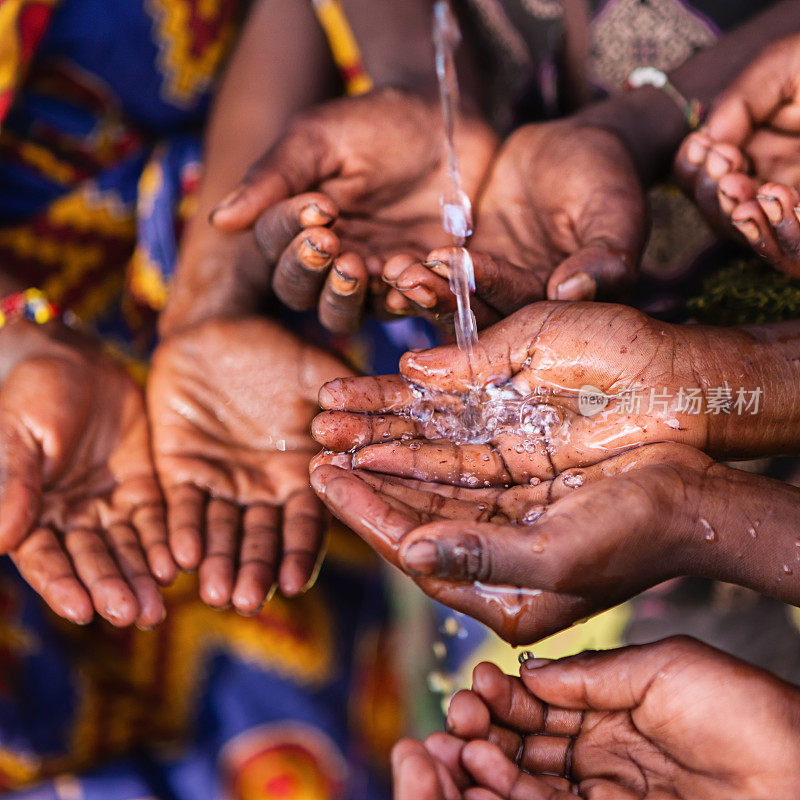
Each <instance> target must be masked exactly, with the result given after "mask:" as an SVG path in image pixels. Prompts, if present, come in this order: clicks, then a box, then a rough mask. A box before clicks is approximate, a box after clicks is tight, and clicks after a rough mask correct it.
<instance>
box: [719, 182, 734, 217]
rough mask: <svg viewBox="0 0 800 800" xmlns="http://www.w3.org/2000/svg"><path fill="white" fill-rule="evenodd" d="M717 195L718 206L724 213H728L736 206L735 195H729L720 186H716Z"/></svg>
mask: <svg viewBox="0 0 800 800" xmlns="http://www.w3.org/2000/svg"><path fill="white" fill-rule="evenodd" d="M717 197H718V198H719V207H720V208H721V209H722V210H723V211H724V212H725V213H726V214H730V213H731V211H733V209H734V208H736V205H737V202H736V198H735V197H731V196H730V195H729V194H728V193H727V192H725V191H724V190H723V189H722V188H721V187H717Z"/></svg>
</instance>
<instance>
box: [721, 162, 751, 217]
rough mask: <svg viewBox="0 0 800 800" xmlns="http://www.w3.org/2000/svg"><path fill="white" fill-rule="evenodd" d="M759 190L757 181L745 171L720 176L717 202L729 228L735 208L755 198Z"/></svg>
mask: <svg viewBox="0 0 800 800" xmlns="http://www.w3.org/2000/svg"><path fill="white" fill-rule="evenodd" d="M757 192H758V189H757V184H756V182H755V181H754V180H753V179H752V178H751V177H749V176H748V175H745V174H744V173H741V172H732V173H730V174H728V175H725V176H723V177H722V178H720V180H719V183H718V184H717V202H718V203H719V208H720V211H721V212H722V218H723V221H724V222H725V223H727V226H728V228H730V215H731V213H732V212H733V209H734V208H736V206H738V205H741V204H742V203H746V202H747V201H748V200H755V198H756V194H757Z"/></svg>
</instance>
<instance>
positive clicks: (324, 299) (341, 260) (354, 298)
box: [319, 253, 369, 333]
mask: <svg viewBox="0 0 800 800" xmlns="http://www.w3.org/2000/svg"><path fill="white" fill-rule="evenodd" d="M368 285H369V275H368V274H367V267H366V265H365V264H364V261H363V259H362V258H361V257H360V256H358V255H356V254H355V253H342V255H340V256H339V257H338V258H337V259H336V260H335V261H334V262H333V268H332V269H331V271H330V272H329V273H328V277H327V279H326V281H325V284H324V286H323V287H322V293H321V294H320V298H319V321H320V322H321V323H322V325H323V326H324V327H325V328H327V329H328V330H329V331H332V332H333V333H353V332H355V331H357V330H358V329H359V327H360V326H361V318H362V316H363V313H364V301H365V298H366V295H367V288H368Z"/></svg>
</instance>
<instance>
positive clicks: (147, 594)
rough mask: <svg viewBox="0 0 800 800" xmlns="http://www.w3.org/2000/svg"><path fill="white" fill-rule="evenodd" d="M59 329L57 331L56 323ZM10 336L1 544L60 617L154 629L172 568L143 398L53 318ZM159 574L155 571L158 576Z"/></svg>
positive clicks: (2, 419) (1, 454) (15, 327)
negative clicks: (97, 616) (44, 324)
mask: <svg viewBox="0 0 800 800" xmlns="http://www.w3.org/2000/svg"><path fill="white" fill-rule="evenodd" d="M54 328H55V329H56V330H54ZM2 343H3V344H4V345H6V347H7V348H10V350H8V351H7V352H13V353H14V357H13V359H9V358H7V357H6V358H4V359H3V374H4V376H5V377H4V379H3V381H2V389H0V428H2V431H3V436H2V449H1V450H0V459H1V460H2V465H1V466H0V470H2V474H3V475H4V480H3V487H2V504H3V515H2V520H1V521H0V547H2V551H3V552H7V553H10V555H11V558H12V560H13V561H14V563H15V564H16V566H17V568H18V569H19V571H20V574H21V575H22V577H23V578H24V579H25V580H26V581H28V583H30V585H31V586H32V587H33V589H34V590H35V591H37V592H38V593H39V594H40V595H41V596H42V598H43V599H44V600H45V602H46V603H47V604H48V605H49V606H50V607H51V608H52V609H53V611H55V612H56V613H57V614H59V615H61V616H63V617H65V618H66V619H68V620H70V621H72V622H76V623H79V624H86V623H88V622H89V621H90V620H91V619H92V616H93V614H94V612H95V611H96V612H97V613H98V614H100V615H101V616H102V617H104V618H105V619H107V620H108V621H109V622H111V623H112V624H114V625H118V626H126V625H131V624H133V623H134V622H135V623H136V624H137V625H139V626H140V627H143V628H150V627H152V626H154V625H155V624H157V623H158V622H160V621H161V620H162V618H163V616H164V604H163V602H162V600H161V597H160V594H159V592H158V587H157V584H156V580H158V581H160V582H161V583H169V582H170V581H171V580H172V579H173V578H174V577H175V572H176V567H175V563H174V561H173V560H172V557H171V555H170V552H169V549H168V547H167V532H166V522H165V511H164V500H163V496H162V494H161V490H160V488H159V486H158V483H157V480H156V476H155V470H154V467H153V462H152V457H151V453H150V437H149V431H148V426H147V419H146V417H145V413H144V398H143V395H142V392H141V390H140V389H139V388H138V387H137V386H136V385H135V383H134V382H133V380H132V379H131V378H130V376H129V375H128V374H127V373H126V372H125V370H124V368H123V367H122V366H121V365H119V364H117V363H115V362H114V361H112V360H111V359H110V358H108V357H107V356H105V355H104V354H102V353H101V352H100V350H99V349H98V348H97V347H96V346H95V345H94V344H92V343H91V342H89V341H88V340H86V339H84V338H83V337H81V336H79V335H77V334H74V333H72V332H70V331H66V330H59V329H58V326H57V324H56V323H51V324H50V326H48V330H45V329H43V328H41V327H38V326H35V325H32V324H30V323H27V322H12V323H11V324H10V325H9V326H8V328H7V329H4V330H3V332H2ZM154 576H155V577H154Z"/></svg>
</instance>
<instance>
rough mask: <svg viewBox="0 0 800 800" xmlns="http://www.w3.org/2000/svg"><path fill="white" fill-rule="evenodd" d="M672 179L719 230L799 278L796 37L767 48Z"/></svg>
mask: <svg viewBox="0 0 800 800" xmlns="http://www.w3.org/2000/svg"><path fill="white" fill-rule="evenodd" d="M675 171H676V174H677V176H678V179H679V181H680V182H681V184H682V185H683V187H684V189H685V190H686V191H687V192H688V193H689V195H690V196H692V197H693V198H694V199H695V200H696V201H697V203H698V205H699V207H700V208H701V210H702V211H703V212H704V214H705V215H706V217H707V218H708V219H709V221H710V222H711V224H712V225H713V226H714V227H715V228H716V229H717V230H719V231H721V232H722V233H724V234H728V235H735V236H736V238H738V239H740V240H741V241H745V242H747V244H748V245H749V246H750V247H752V248H753V250H754V251H755V252H756V253H758V254H759V255H761V256H763V257H765V258H767V259H768V260H769V261H770V262H771V263H772V264H773V265H774V266H776V267H777V268H778V269H780V270H781V271H782V272H786V273H787V274H789V275H793V276H795V277H798V276H800V257H799V256H798V252H799V251H800V221H799V220H798V212H797V210H796V209H797V207H798V205H800V193H798V189H800V37H798V36H796V35H795V36H790V37H787V38H786V39H783V40H781V41H777V42H772V43H771V44H770V45H769V46H768V48H767V49H766V50H765V51H764V52H763V54H762V55H761V56H760V57H759V58H758V59H757V60H756V61H754V62H753V64H751V65H750V66H749V67H748V68H747V69H746V70H745V71H744V72H743V73H742V74H741V75H740V76H739V77H738V78H737V79H736V80H735V81H734V82H733V84H731V86H730V87H729V88H728V89H727V90H726V91H725V92H724V94H723V95H722V97H721V98H720V99H719V100H718V101H717V103H716V104H715V106H714V108H713V109H712V111H711V113H710V114H709V117H708V120H707V123H706V125H705V126H704V128H703V129H702V130H701V131H698V132H697V133H694V134H692V135H691V136H689V137H688V138H687V139H686V141H685V142H684V144H683V145H682V146H681V149H680V151H679V152H678V155H677V158H676V161H675Z"/></svg>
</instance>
